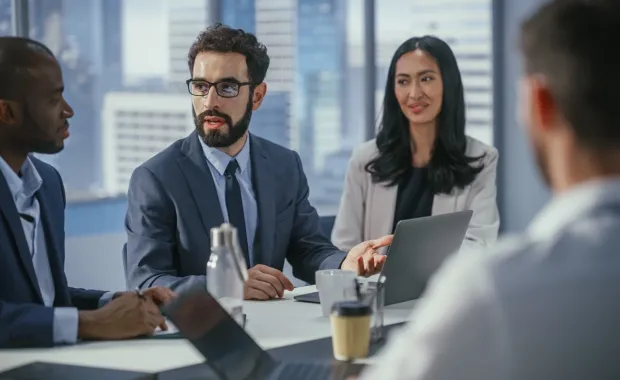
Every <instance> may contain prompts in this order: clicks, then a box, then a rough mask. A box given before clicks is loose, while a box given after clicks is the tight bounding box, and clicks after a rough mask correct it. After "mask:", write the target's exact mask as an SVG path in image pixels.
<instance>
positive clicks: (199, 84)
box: [186, 79, 252, 98]
mask: <svg viewBox="0 0 620 380" xmlns="http://www.w3.org/2000/svg"><path fill="white" fill-rule="evenodd" d="M186 83H187V90H188V91H189V93H190V94H192V95H194V96H207V95H209V90H210V89H211V87H215V91H216V92H217V94H218V95H219V96H221V97H222V98H234V97H235V96H237V95H239V89H240V88H241V86H249V85H252V82H243V83H239V82H232V81H221V82H207V81H206V80H202V79H188V80H187V81H186Z"/></svg>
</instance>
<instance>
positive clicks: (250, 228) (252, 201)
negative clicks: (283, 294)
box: [198, 137, 258, 268]
mask: <svg viewBox="0 0 620 380" xmlns="http://www.w3.org/2000/svg"><path fill="white" fill-rule="evenodd" d="M198 140H199V141H200V145H201V146H202V150H203V152H204V155H205V157H206V158H207V164H208V165H209V169H210V171H211V176H212V177H213V183H214V184H215V189H216V191H217V197H218V200H219V202H220V208H221V209H222V215H223V216H224V221H226V223H228V222H229V220H228V209H227V208H226V178H225V177H224V171H225V170H226V167H227V166H228V163H229V162H230V161H231V160H232V159H233V158H234V159H236V160H237V163H238V164H239V169H237V173H236V176H237V181H238V182H239V187H240V188H241V201H242V203H243V215H244V219H245V231H246V235H247V239H248V250H249V251H250V252H248V257H249V258H250V262H249V263H248V266H249V267H250V268H251V267H252V266H254V256H253V253H254V237H255V235H256V224H257V221H258V206H257V204H256V196H255V193H254V187H253V186H252V165H251V162H250V139H249V138H248V139H247V140H246V142H245V145H244V146H243V148H242V149H241V151H240V152H239V153H238V154H237V155H236V156H235V157H230V156H229V155H227V154H226V153H224V152H222V151H220V150H218V149H216V148H211V147H209V146H207V145H206V144H205V143H204V142H203V141H202V139H201V138H200V137H198Z"/></svg>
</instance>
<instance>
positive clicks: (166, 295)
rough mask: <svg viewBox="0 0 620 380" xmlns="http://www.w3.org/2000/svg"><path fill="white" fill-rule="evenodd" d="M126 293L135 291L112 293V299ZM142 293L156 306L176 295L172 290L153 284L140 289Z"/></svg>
mask: <svg viewBox="0 0 620 380" xmlns="http://www.w3.org/2000/svg"><path fill="white" fill-rule="evenodd" d="M126 294H135V291H128V292H118V293H116V294H115V295H114V298H113V299H116V298H118V297H120V296H123V295H126ZM142 295H143V296H144V297H146V298H149V299H151V300H152V301H153V302H155V304H156V305H158V306H161V305H165V304H167V303H168V302H170V301H172V299H173V298H174V297H176V294H175V293H174V292H173V291H172V290H170V289H168V288H166V287H163V286H155V287H152V288H148V289H145V290H143V291H142Z"/></svg>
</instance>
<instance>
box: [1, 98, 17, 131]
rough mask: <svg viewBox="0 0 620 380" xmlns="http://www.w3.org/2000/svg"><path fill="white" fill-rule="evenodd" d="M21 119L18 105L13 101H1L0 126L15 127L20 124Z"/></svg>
mask: <svg viewBox="0 0 620 380" xmlns="http://www.w3.org/2000/svg"><path fill="white" fill-rule="evenodd" d="M20 119H21V113H20V112H19V106H18V104H17V103H15V102H13V101H11V100H6V99H0V124H3V125H15V124H18V123H19V121H20Z"/></svg>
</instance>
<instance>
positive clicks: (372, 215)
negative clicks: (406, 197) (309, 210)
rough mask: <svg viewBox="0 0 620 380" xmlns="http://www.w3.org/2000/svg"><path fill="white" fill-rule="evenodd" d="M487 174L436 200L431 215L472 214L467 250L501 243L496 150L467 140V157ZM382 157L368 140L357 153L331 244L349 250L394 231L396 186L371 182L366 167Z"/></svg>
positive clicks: (345, 188) (343, 195)
mask: <svg viewBox="0 0 620 380" xmlns="http://www.w3.org/2000/svg"><path fill="white" fill-rule="evenodd" d="M484 153H486V156H485V158H484V159H483V161H482V162H483V164H484V166H485V167H484V169H483V170H482V172H480V174H478V177H477V178H476V180H475V181H474V182H473V183H472V184H471V185H469V186H467V187H466V188H465V189H463V190H459V189H456V190H455V191H453V193H452V194H450V195H444V194H440V195H436V196H435V198H434V200H433V212H432V214H433V215H439V214H446V213H451V212H455V211H463V210H473V211H474V214H473V216H472V219H471V222H470V224H469V228H468V230H467V234H466V236H465V241H464V246H465V245H468V246H483V247H484V246H487V245H490V244H492V243H494V242H495V241H496V240H497V233H498V229H499V212H498V209H497V203H496V200H495V197H496V194H497V189H496V185H495V174H496V170H497V157H498V152H497V149H495V148H493V147H491V146H488V145H485V144H483V143H482V142H480V141H478V140H476V139H473V138H471V137H468V138H467V155H468V156H480V155H482V154H484ZM377 154H378V149H377V145H376V142H375V140H371V141H367V142H365V143H363V144H362V145H361V146H359V147H358V148H356V149H355V151H354V152H353V155H352V157H351V160H350V161H349V168H348V170H347V174H346V179H345V186H344V192H343V194H342V199H341V201H340V208H339V210H338V215H337V216H336V221H335V224H334V229H333V231H332V242H333V243H334V244H335V245H336V246H337V247H338V248H340V249H342V250H347V249H350V248H351V247H353V246H355V245H356V244H359V243H361V242H362V241H366V240H370V239H376V238H378V237H381V236H383V235H388V234H390V233H391V232H392V227H393V221H394V209H395V207H396V196H397V192H398V186H392V187H387V186H385V185H383V184H376V183H373V182H372V179H371V176H370V173H368V172H367V171H366V170H365V169H364V167H365V166H366V164H367V163H368V162H369V161H370V160H371V159H372V158H373V157H375V156H376V155H377Z"/></svg>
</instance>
